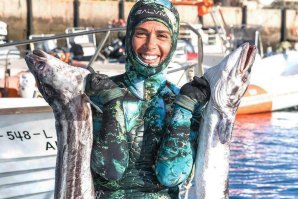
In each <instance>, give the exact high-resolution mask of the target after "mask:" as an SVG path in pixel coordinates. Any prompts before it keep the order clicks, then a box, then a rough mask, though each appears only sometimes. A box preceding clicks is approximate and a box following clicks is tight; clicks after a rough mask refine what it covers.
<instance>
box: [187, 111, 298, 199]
mask: <svg viewBox="0 0 298 199" xmlns="http://www.w3.org/2000/svg"><path fill="white" fill-rule="evenodd" d="M214 189H216V187H214ZM229 192H230V199H251V198H262V199H263V198H266V199H271V198H272V199H294V198H295V199H296V198H297V199H298V112H274V113H267V114H255V115H245V116H238V117H237V118H236V122H235V126H234V130H233V137H232V143H231V158H230V176H229ZM183 196H184V195H183V188H182V198H185V197H183ZM188 199H199V198H196V197H195V184H194V183H192V186H191V188H190V189H189V192H188Z"/></svg>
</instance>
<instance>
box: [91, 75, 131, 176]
mask: <svg viewBox="0 0 298 199" xmlns="http://www.w3.org/2000/svg"><path fill="white" fill-rule="evenodd" d="M86 94H87V95H89V96H91V99H95V100H96V99H97V101H99V102H101V104H103V108H102V110H103V113H102V114H100V115H101V116H100V118H93V121H94V122H93V127H94V142H93V148H92V154H91V168H92V170H93V172H96V173H97V174H99V175H100V176H102V177H104V178H105V179H107V180H119V179H121V178H122V176H123V173H124V171H125V169H126V167H127V166H128V146H127V137H126V132H125V126H124V113H123V108H122V100H123V94H122V92H121V90H120V88H119V87H118V86H117V85H116V84H115V83H114V82H113V81H112V80H110V79H108V78H105V77H104V78H103V76H102V75H98V74H93V75H91V76H90V77H89V78H88V79H87V85H86ZM93 115H96V114H93Z"/></svg>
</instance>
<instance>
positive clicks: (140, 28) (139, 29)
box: [136, 27, 171, 34]
mask: <svg viewBox="0 0 298 199" xmlns="http://www.w3.org/2000/svg"><path fill="white" fill-rule="evenodd" d="M136 30H138V31H144V32H149V31H148V30H147V29H146V28H142V27H137V28H136ZM156 32H157V33H159V34H171V33H170V31H168V30H156Z"/></svg>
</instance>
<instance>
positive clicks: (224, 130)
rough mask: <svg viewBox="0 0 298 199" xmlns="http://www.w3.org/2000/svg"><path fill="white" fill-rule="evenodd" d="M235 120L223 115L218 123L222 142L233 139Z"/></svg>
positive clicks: (218, 131)
mask: <svg viewBox="0 0 298 199" xmlns="http://www.w3.org/2000/svg"><path fill="white" fill-rule="evenodd" d="M233 126H234V120H233V119H232V118H229V117H226V116H224V117H222V119H221V120H220V122H219V123H218V125H217V133H218V137H219V141H220V143H221V144H225V143H227V142H230V141H231V138H232V130H233Z"/></svg>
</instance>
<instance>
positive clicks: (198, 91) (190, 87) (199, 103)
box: [175, 77, 211, 112]
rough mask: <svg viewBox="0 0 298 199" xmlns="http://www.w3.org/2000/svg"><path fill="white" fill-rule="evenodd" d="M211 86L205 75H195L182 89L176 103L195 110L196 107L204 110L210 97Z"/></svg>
mask: <svg viewBox="0 0 298 199" xmlns="http://www.w3.org/2000/svg"><path fill="white" fill-rule="evenodd" d="M210 93H211V92H210V86H209V83H208V82H207V80H206V79H204V78H203V77H201V78H199V77H194V78H193V80H192V81H191V82H189V83H186V84H185V85H183V86H182V88H181V89H180V93H179V95H178V96H177V98H176V100H175V103H176V104H178V105H180V106H181V107H183V108H185V109H188V110H190V111H191V112H193V111H194V110H195V109H196V108H199V109H200V110H202V108H203V107H204V106H205V104H206V103H207V101H208V100H209V99H210Z"/></svg>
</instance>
